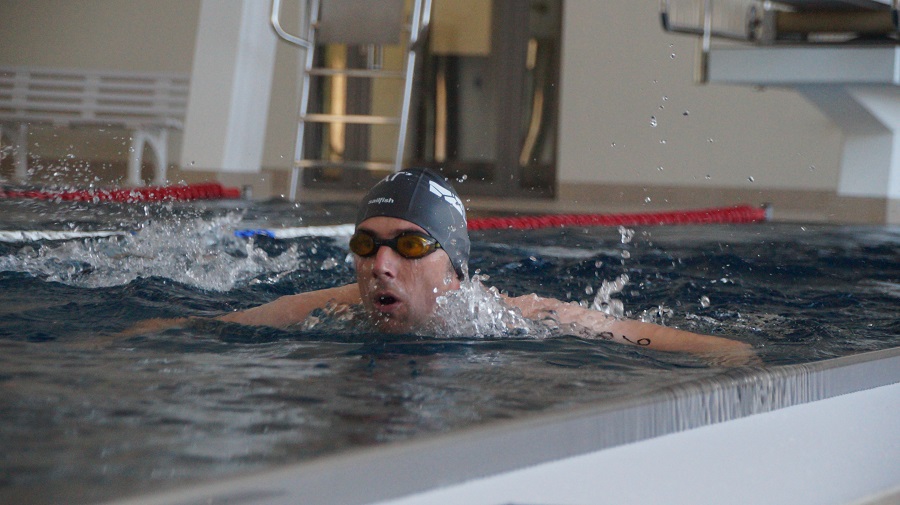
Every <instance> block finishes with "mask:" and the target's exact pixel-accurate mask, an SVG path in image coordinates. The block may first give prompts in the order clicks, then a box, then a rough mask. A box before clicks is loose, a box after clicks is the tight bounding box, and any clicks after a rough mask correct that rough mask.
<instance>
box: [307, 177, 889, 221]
mask: <svg viewBox="0 0 900 505" xmlns="http://www.w3.org/2000/svg"><path fill="white" fill-rule="evenodd" d="M362 196H363V192H362V191H348V192H338V191H332V190H310V191H308V192H307V193H305V194H304V195H303V199H302V201H306V202H336V201H337V202H348V203H353V204H356V203H357V202H359V200H360V199H361V198H362ZM462 197H463V200H464V201H465V203H466V206H467V208H468V210H469V213H470V215H471V216H485V215H497V214H509V215H524V214H569V213H574V214H612V213H644V212H669V211H679V210H691V209H698V208H710V207H728V206H733V205H740V204H749V205H759V206H762V205H770V206H771V207H772V209H773V212H772V220H773V221H776V222H805V223H836V224H863V225H865V224H872V225H881V224H900V201H890V200H888V201H886V200H884V199H878V198H861V197H840V196H837V195H835V194H833V193H830V192H824V191H789V190H771V189H770V190H752V191H751V190H736V189H711V190H698V189H696V188H639V187H635V186H615V185H607V186H598V185H591V184H587V185H584V186H577V185H563V186H562V187H561V188H560V189H559V194H558V195H557V196H556V197H554V198H534V199H524V198H499V197H486V196H466V195H465V193H464V192H462Z"/></svg>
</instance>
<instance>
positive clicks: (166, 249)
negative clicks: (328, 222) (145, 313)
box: [0, 214, 301, 291]
mask: <svg viewBox="0 0 900 505" xmlns="http://www.w3.org/2000/svg"><path fill="white" fill-rule="evenodd" d="M240 220H241V217H240V216H239V215H237V214H229V215H226V216H222V217H217V218H212V219H208V220H204V219H200V218H194V219H185V220H183V221H182V220H176V221H171V222H170V221H167V222H150V223H149V224H146V225H145V226H143V227H142V228H141V229H140V230H139V231H138V232H136V233H135V234H133V235H130V236H124V237H109V238H97V239H89V240H84V241H70V242H64V243H62V244H50V243H47V244H40V245H37V246H36V247H35V246H34V245H26V246H25V247H23V248H22V249H20V250H19V251H18V252H17V253H15V254H12V255H8V256H3V257H0V271H13V272H24V273H28V274H31V275H34V276H36V277H40V278H43V279H46V280H48V281H54V282H61V283H64V284H69V285H74V286H80V287H88V288H97V287H108V286H116V285H122V284H127V283H129V282H131V281H133V280H135V279H137V278H139V277H154V276H155V277H164V278H168V279H171V280H173V281H177V282H181V283H184V284H187V285H189V286H193V287H198V288H201V289H206V290H212V291H228V290H231V289H232V288H234V287H235V285H237V284H240V283H244V282H247V281H249V280H250V279H253V278H254V277H256V276H258V275H261V274H264V273H269V274H272V273H274V274H275V275H277V274H279V273H285V272H289V271H291V270H294V269H296V268H297V267H298V263H299V262H300V260H301V255H300V253H299V252H298V250H297V247H296V246H292V247H291V248H289V249H288V250H286V251H284V252H282V253H280V254H278V255H276V256H270V255H269V254H268V253H266V251H264V250H263V249H261V248H260V247H258V246H257V245H256V243H254V242H253V241H247V240H244V239H239V238H236V237H234V235H233V233H232V230H233V229H234V228H235V225H236V224H237V223H238V222H240Z"/></svg>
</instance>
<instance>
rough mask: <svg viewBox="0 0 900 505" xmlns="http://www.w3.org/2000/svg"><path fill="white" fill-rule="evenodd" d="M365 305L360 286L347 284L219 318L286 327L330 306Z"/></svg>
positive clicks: (251, 324)
mask: <svg viewBox="0 0 900 505" xmlns="http://www.w3.org/2000/svg"><path fill="white" fill-rule="evenodd" d="M361 302H362V300H361V299H360V296H359V286H357V285H356V284H347V285H346V286H340V287H336V288H328V289H321V290H318V291H309V292H307V293H299V294H296V295H287V296H282V297H281V298H278V299H277V300H275V301H272V302H269V303H266V304H264V305H260V306H258V307H253V308H252V309H247V310H242V311H240V312H231V313H228V314H224V315H221V316H219V317H217V318H216V319H218V320H220V321H228V322H231V323H238V324H246V325H248V326H273V327H275V328H286V327H288V326H290V325H292V324H297V323H301V322H303V320H305V319H306V316H308V315H309V313H310V312H312V311H313V310H315V309H318V308H322V307H324V306H325V305H327V304H329V303H336V304H357V303H361Z"/></svg>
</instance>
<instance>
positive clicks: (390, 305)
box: [374, 293, 400, 312]
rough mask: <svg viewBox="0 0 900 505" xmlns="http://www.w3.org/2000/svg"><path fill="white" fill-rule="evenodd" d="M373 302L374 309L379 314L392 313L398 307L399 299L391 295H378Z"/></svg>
mask: <svg viewBox="0 0 900 505" xmlns="http://www.w3.org/2000/svg"><path fill="white" fill-rule="evenodd" d="M374 302H375V303H374V305H375V308H376V309H378V310H379V311H380V312H393V311H394V310H395V309H396V308H397V307H398V306H399V305H400V298H398V297H397V296H395V295H393V294H392V293H378V294H376V295H375V298H374Z"/></svg>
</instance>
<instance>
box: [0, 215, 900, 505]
mask: <svg viewBox="0 0 900 505" xmlns="http://www.w3.org/2000/svg"><path fill="white" fill-rule="evenodd" d="M98 209H99V211H98ZM353 215H354V209H353V208H352V206H348V205H304V206H295V205H290V204H286V203H281V202H269V203H263V204H242V203H237V204H236V203H233V202H230V203H205V204H204V203H201V204H166V205H147V206H143V205H119V204H105V205H93V204H78V203H60V204H57V203H52V202H4V201H0V229H16V230H21V229H25V228H30V229H56V230H69V229H79V230H100V229H110V228H114V229H119V230H127V231H129V232H131V233H129V234H127V235H125V236H122V237H114V238H108V239H97V240H78V241H69V242H65V243H48V242H35V243H27V244H26V243H16V244H0V385H2V392H3V393H2V395H0V446H2V447H3V448H4V451H2V455H0V502H2V503H25V502H27V503H60V502H65V503H90V502H95V501H98V500H103V499H110V498H115V497H122V496H127V495H132V494H136V493H141V492H147V491H151V490H153V491H156V490H159V489H161V488H167V487H172V486H176V485H179V484H184V483H187V482H193V481H196V480H208V479H214V478H219V477H224V476H230V475H236V474H240V473H244V472H251V471H256V470H260V469H264V468H268V467H271V466H274V465H278V464H283V463H288V462H298V461H303V460H307V459H310V458H314V457H316V456H320V455H324V454H332V453H335V452H340V451H346V450H351V449H355V448H360V447H365V446H370V445H373V444H381V443H388V442H392V441H398V440H407V439H410V438H413V437H422V436H428V435H429V434H435V433H442V432H447V431H450V430H454V429H460V428H464V427H469V426H475V425H479V424H483V423H488V422H493V421H498V420H503V419H510V418H516V417H521V416H527V415H530V414H533V413H536V412H545V411H549V410H559V409H565V408H569V407H571V406H574V405H583V404H585V403H587V402H596V401H604V400H609V399H614V398H621V397H625V396H631V395H640V394H645V393H648V392H652V391H655V390H658V389H660V388H663V387H667V386H671V385H673V384H678V383H688V382H691V381H696V380H698V379H706V378H715V377H717V376H720V375H723V374H728V373H729V370H727V369H725V368H721V367H719V366H717V365H715V364H713V363H709V362H706V361H704V360H702V359H700V358H696V357H692V356H687V355H681V354H668V353H660V352H653V351H650V350H647V349H642V348H637V347H630V346H622V345H617V344H613V343H608V342H604V341H601V340H593V339H589V338H583V337H578V336H573V335H566V334H559V333H552V332H547V331H545V330H546V329H545V328H544V329H543V330H542V329H541V328H540V327H537V326H534V327H529V326H528V325H527V324H525V323H521V326H518V328H519V330H520V331H511V332H502V331H498V330H497V328H499V327H501V326H503V325H498V324H495V323H496V320H495V319H492V318H495V316H497V313H496V312H494V311H493V309H494V308H496V307H494V306H491V305H489V304H488V305H486V304H485V303H486V302H487V301H488V300H490V297H491V296H493V294H492V293H491V292H490V291H489V290H488V288H487V286H493V287H496V288H497V289H498V290H499V291H502V292H504V293H508V294H510V295H513V296H516V295H521V294H526V293H532V292H536V293H538V294H540V295H542V296H551V297H556V298H559V299H563V300H571V301H574V302H578V303H581V304H583V305H585V306H588V307H595V308H597V309H598V310H607V311H611V312H615V311H621V312H622V313H625V314H627V315H629V316H630V317H634V318H641V319H644V320H647V321H653V322H657V323H662V324H666V325H670V326H677V327H679V328H683V329H687V330H691V331H696V332H701V333H709V334H716V335H723V336H730V337H732V338H736V339H739V340H742V341H745V342H749V343H751V344H753V345H754V347H755V348H756V350H757V352H758V354H759V356H760V358H761V360H762V362H763V363H764V365H765V366H767V367H775V366H778V365H784V364H794V363H804V362H810V361H817V360H821V359H827V358H831V357H836V356H843V355H848V354H853V353H858V352H864V351H869V350H876V349H883V348H889V347H896V346H898V345H900V331H898V330H900V323H898V321H897V320H898V318H897V311H896V307H897V304H898V301H900V262H898V258H900V229H897V228H885V227H839V226H821V225H818V226H810V225H794V224H779V225H775V224H763V225H739V226H718V225H716V226H710V225H705V226H682V227H650V228H636V229H633V230H628V229H623V230H617V229H607V228H567V229H550V230H535V231H506V230H505V231H485V232H478V233H475V234H473V237H472V238H473V253H472V262H471V266H470V268H471V270H472V271H473V272H474V271H477V272H478V273H479V275H480V276H482V278H483V279H484V281H483V282H484V285H485V286H479V285H474V286H471V287H470V289H471V290H472V292H473V293H475V294H473V295H472V296H475V297H476V298H474V300H476V301H478V302H479V303H477V304H475V305H476V306H477V309H478V310H479V314H481V315H484V314H487V316H485V317H469V318H467V319H466V320H465V323H466V324H462V323H463V321H457V322H458V323H459V324H456V325H452V327H453V330H454V331H453V332H452V333H447V332H442V333H439V334H436V335H425V336H417V335H400V336H389V335H379V334H373V333H370V332H367V331H366V330H364V329H349V328H347V327H346V326H344V327H342V326H341V325H340V324H336V323H335V322H334V321H332V323H333V324H320V325H312V326H311V327H309V326H310V325H307V327H298V328H295V329H291V330H276V329H269V328H247V327H241V326H237V325H232V324H226V323H219V322H214V321H203V320H201V321H197V322H195V323H192V324H190V325H187V326H185V327H180V328H172V329H168V330H165V331H160V332H156V333H151V334H147V335H140V336H131V337H125V338H123V337H116V336H115V334H116V333H117V332H119V331H122V330H124V329H126V328H128V327H130V326H131V325H132V324H134V323H135V322H137V321H140V320H143V319H146V318H151V317H182V316H208V315H214V314H220V313H223V312H226V311H230V310H235V309H242V308H247V307H251V306H255V305H258V304H260V303H264V302H266V301H269V300H272V299H274V298H276V297H278V296H281V295H284V294H290V293H295V292H299V291H304V290H310V289H318V288H324V287H330V286H335V285H338V284H342V283H346V282H351V281H352V280H353V271H352V265H351V264H350V263H349V262H348V261H347V248H346V243H345V242H346V239H330V238H300V239H294V240H287V241H276V240H270V239H256V240H253V241H248V240H246V239H236V238H234V237H233V236H232V235H231V234H230V233H229V232H230V230H231V229H233V228H235V227H246V228H258V227H264V226H269V227H278V226H297V225H301V224H305V225H311V226H315V225H323V224H329V223H331V224H336V223H345V222H350V221H352V218H353ZM23 223H28V225H27V226H25V225H23ZM132 233H133V234H132ZM471 300H472V298H469V299H468V301H471ZM465 301H467V300H466V299H463V302H465ZM451 302H453V301H452V300H451V301H448V304H449V305H448V309H447V310H448V311H450V312H451V313H453V310H460V305H459V304H458V303H457V304H456V305H454V303H451ZM457 302H458V300H457ZM320 315H321V314H320ZM454 317H457V316H454ZM503 317H511V316H509V315H505V316H504V315H502V314H501V315H500V319H501V320H503ZM492 321H494V322H492ZM516 324H519V323H516Z"/></svg>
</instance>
